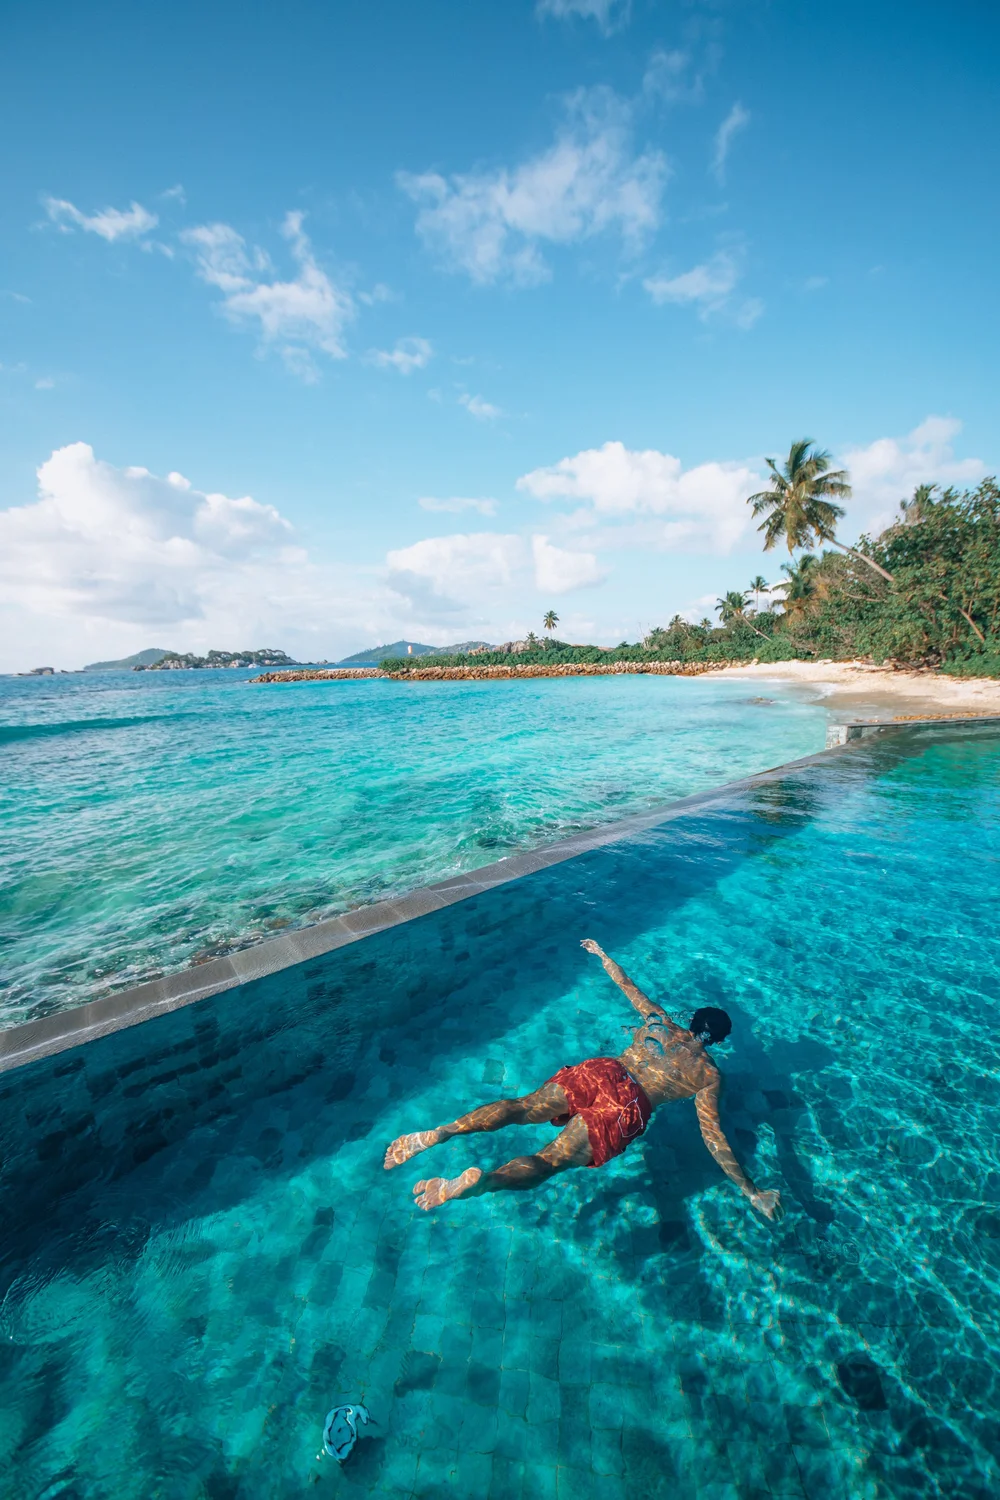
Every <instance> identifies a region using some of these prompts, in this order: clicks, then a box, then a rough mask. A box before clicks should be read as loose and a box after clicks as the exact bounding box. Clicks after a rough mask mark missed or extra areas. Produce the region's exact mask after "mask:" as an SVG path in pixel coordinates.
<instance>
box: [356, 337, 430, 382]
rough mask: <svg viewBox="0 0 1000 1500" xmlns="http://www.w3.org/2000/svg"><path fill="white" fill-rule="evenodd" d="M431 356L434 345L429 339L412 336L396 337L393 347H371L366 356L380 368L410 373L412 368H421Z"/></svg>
mask: <svg viewBox="0 0 1000 1500" xmlns="http://www.w3.org/2000/svg"><path fill="white" fill-rule="evenodd" d="M433 356H434V346H433V344H432V343H431V342H430V340H429V339H417V338H412V339H397V341H396V347H395V349H391V350H390V349H373V350H372V351H371V353H370V354H369V356H368V358H369V359H370V361H371V363H372V364H373V365H378V367H379V368H380V369H382V370H398V371H399V373H400V375H412V374H413V371H414V370H423V369H424V368H425V367H426V366H427V365H428V364H429V363H430V361H431V359H432V358H433Z"/></svg>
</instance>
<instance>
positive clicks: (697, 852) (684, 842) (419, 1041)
mask: <svg viewBox="0 0 1000 1500" xmlns="http://www.w3.org/2000/svg"><path fill="white" fill-rule="evenodd" d="M884 763H886V757H885V755H884V753H883V754H880V755H875V754H865V755H861V754H858V755H852V756H850V757H842V758H840V759H838V760H834V761H832V762H829V763H827V764H824V765H819V766H815V765H814V766H809V767H805V768H802V769H800V770H798V771H796V772H791V773H789V775H788V776H787V777H784V778H782V779H781V780H780V781H775V782H770V783H763V784H760V785H758V786H756V787H754V788H753V789H752V790H751V791H749V792H744V793H740V794H737V795H734V796H733V797H731V798H727V799H723V800H720V801H719V802H717V803H714V804H711V805H710V806H709V807H708V808H707V809H705V808H699V809H696V810H692V811H690V812H688V813H685V814H683V815H681V816H679V817H676V818H673V819H671V820H669V821H667V822H666V823H664V824H663V825H660V826H659V827H658V828H656V829H654V830H653V831H651V832H648V833H645V834H643V835H641V836H637V837H633V838H631V839H629V840H627V841H624V842H622V843H620V844H616V845H613V846H610V847H608V848H605V849H601V850H597V851H593V852H591V853H589V854H586V855H583V856H581V857H579V858H577V859H575V860H572V861H570V862H568V863H567V864H564V865H560V866H556V867H553V868H551V869H548V870H544V871H541V872H539V873H537V874H535V875H531V876H528V877H526V878H524V879H522V880H520V881H517V882H514V883H512V884H510V885H508V886H502V887H499V888H497V889H495V890H493V891H489V892H485V893H483V894H482V895H480V896H477V897H474V898H472V899H471V900H469V901H466V902H464V903H461V904H460V905H458V906H455V907H450V908H446V909H445V910H443V911H441V912H437V913H433V914H431V915H428V916H426V917H423V918H420V919H418V920H417V921H415V922H411V923H408V924H404V925H403V926H401V927H397V928H394V929H392V930H390V931H388V932H386V933H383V934H380V935H377V936H375V937H372V938H370V939H368V940H367V941H365V942H364V943H360V944H357V945H356V946H351V947H349V948H346V949H341V950H339V951H337V952H335V953H332V954H329V955H327V956H325V957H323V958H321V959H317V960H314V961H310V962H308V963H304V964H302V965H300V966H298V967H297V968H295V969H292V970H286V971H284V972H282V973H280V974H277V975H274V976H271V977H269V978H267V979H263V980H260V981H256V982H254V983H250V984H247V985H244V986H242V987H240V988H239V989H238V990H233V991H229V992H228V993H226V994H223V995H219V996H216V997H213V998H211V999H208V1000H205V1001H201V1002H199V1003H198V1004H197V1005H194V1006H190V1007H188V1008H186V1009H184V1010H181V1011H177V1012H174V1013H173V1014H171V1015H168V1016H164V1017H161V1018H158V1019H157V1020H155V1021H151V1022H148V1023H146V1024H144V1025H143V1026H140V1027H136V1028H134V1029H132V1030H129V1031H124V1032H119V1033H116V1034H114V1035H112V1036H109V1037H106V1038H103V1039H101V1040H100V1041H97V1042H94V1043H91V1044H89V1045H88V1046H86V1047H82V1048H79V1049H76V1050H75V1051H73V1052H70V1053H68V1054H63V1055H61V1056H58V1057H55V1058H53V1059H48V1060H45V1061H43V1062H40V1063H38V1064H35V1065H33V1066H31V1067H29V1068H26V1069H22V1070H18V1071H17V1072H15V1073H13V1074H11V1075H8V1077H7V1078H6V1079H5V1080H4V1081H3V1084H2V1086H0V1150H2V1152H3V1173H2V1177H0V1215H2V1217H3V1220H4V1222H5V1224H6V1225H7V1226H8V1232H7V1234H6V1236H5V1244H4V1249H3V1251H2V1262H0V1293H2V1290H3V1287H4V1286H5V1285H6V1284H9V1281H10V1280H11V1279H12V1278H13V1277H14V1276H16V1275H17V1274H18V1268H19V1267H20V1266H23V1264H24V1262H25V1260H26V1259H29V1258H30V1257H31V1256H33V1255H34V1254H35V1253H36V1252H38V1251H39V1250H40V1249H41V1248H42V1247H44V1251H45V1258H46V1260H47V1261H49V1262H50V1263H57V1262H58V1261H59V1260H61V1259H62V1258H64V1257H69V1258H71V1259H72V1261H73V1263H74V1265H77V1266H79V1265H80V1264H81V1261H84V1260H86V1258H87V1257H88V1255H89V1256H92V1257H95V1258H98V1259H99V1258H100V1257H101V1256H102V1255H103V1254H105V1253H106V1249H105V1248H104V1247H102V1245H101V1244H100V1235H97V1236H96V1238H95V1239H94V1240H93V1242H92V1243H91V1242H89V1241H88V1239H87V1237H86V1236H83V1237H82V1240H83V1242H81V1235H80V1234H79V1232H78V1231H79V1226H80V1224H81V1222H82V1223H91V1224H96V1225H99V1224H101V1223H102V1222H106V1221H109V1220H120V1219H121V1218H122V1217H123V1216H124V1217H126V1218H127V1219H128V1221H129V1222H130V1223H132V1224H135V1223H147V1224H152V1225H154V1226H159V1225H164V1224H171V1223H175V1222H181V1221H183V1220H185V1219H186V1218H187V1217H189V1216H190V1215H191V1214H192V1213H198V1212H206V1211H218V1210H221V1209H224V1208H225V1207H227V1206H230V1205H231V1204H232V1203H234V1202H237V1201H240V1199H241V1197H242V1196H243V1195H244V1194H245V1193H246V1191H247V1190H248V1187H249V1186H256V1185H257V1184H258V1183H259V1182H260V1180H261V1178H262V1177H264V1176H269V1175H271V1174H277V1175H283V1174H288V1173H290V1172H293V1171H298V1170H301V1166H302V1163H303V1161H305V1160H308V1159H311V1158H312V1157H314V1156H316V1155H318V1154H321V1153H326V1154H329V1153H330V1152H331V1151H334V1150H336V1149H337V1148H338V1147H339V1146H340V1145H342V1144H343V1143H344V1142H345V1141H348V1140H352V1139H361V1138H363V1137H364V1136H365V1135H367V1134H368V1133H369V1132H370V1131H373V1130H374V1129H375V1128H376V1126H377V1119H376V1116H377V1114H378V1107H377V1106H375V1107H373V1106H372V1105H371V1104H368V1105H365V1106H359V1103H358V1099H359V1096H360V1094H361V1093H362V1092H363V1091H364V1090H365V1088H366V1087H367V1085H368V1084H369V1083H370V1081H371V1080H372V1078H373V1077H374V1076H375V1075H376V1074H378V1073H382V1072H384V1071H385V1070H386V1069H391V1070H392V1096H393V1098H394V1100H395V1101H396V1102H398V1101H399V1100H401V1099H405V1098H406V1097H408V1096H409V1095H410V1094H416V1093H418V1092H420V1091H422V1090H423V1089H425V1087H426V1079H427V1071H428V1068H430V1067H433V1066H435V1065H437V1064H440V1063H441V1062H442V1061H443V1060H446V1059H448V1058H449V1057H452V1056H455V1055H456V1054H458V1055H469V1054H470V1053H476V1054H480V1055H481V1053H482V1050H483V1047H484V1044H485V1043H488V1042H490V1041H492V1040H493V1039H494V1038H498V1037H502V1036H504V1035H505V1034H506V1033H508V1032H509V1031H510V1030H511V1028H513V1027H516V1026H517V1025H519V1024H521V1023H522V1022H524V1021H526V1020H527V1019H529V1018H530V1017H531V1016H532V1015H533V1014H536V1013H537V1011H538V1009H539V1007H540V1006H543V1005H544V1004H545V1003H547V1001H548V1000H550V999H551V997H552V995H558V994H561V993H565V991H566V988H567V983H569V984H573V983H574V982H576V980H577V978H578V977H579V978H583V977H584V976H585V975H586V974H588V973H589V972H590V967H588V966H591V961H590V960H588V959H586V958H585V957H584V956H583V955H582V954H581V953H580V952H579V950H578V948H577V943H578V940H579V938H580V937H581V936H582V935H584V934H585V933H586V932H588V931H589V930H590V929H591V928H592V927H594V926H595V925H599V927H600V930H601V934H602V937H603V938H604V940H605V942H606V943H607V944H608V945H609V946H612V947H613V946H617V947H622V946H625V945H627V944H628V943H629V942H630V941H631V940H632V939H633V937H635V936H636V935H641V934H642V933H643V932H644V931H646V930H649V929H650V928H652V927H653V926H656V925H658V924H662V922H663V920H664V916H665V915H666V914H667V913H669V912H670V911H671V910H672V909H676V908H677V907H679V906H681V905H683V904H684V903H685V902H686V901H688V900H689V899H691V898H692V897H694V896H697V895H700V894H702V893H704V892H705V891H707V890H709V889H712V888H713V887H714V886H715V885H716V884H717V882H718V881H719V880H721V879H723V878H725V877H726V876H727V875H729V874H730V873H731V872H733V871H734V870H735V869H736V868H738V866H739V865H740V864H741V863H742V862H743V861H745V860H747V859H750V858H755V857H758V856H760V855H762V854H765V853H766V852H767V850H768V849H769V848H771V847H772V846H773V845H774V844H775V842H776V841H780V840H782V839H784V838H786V837H788V836H790V835H792V834H795V833H797V832H798V831H799V830H800V829H801V828H802V827H803V826H804V825H805V824H807V823H808V822H809V821H811V820H812V819H813V818H814V817H815V816H816V815H817V813H818V812H819V811H820V810H821V809H822V808H823V807H824V806H825V805H826V804H827V802H828V801H829V799H830V798H833V797H837V796H838V795H839V794H840V793H841V792H842V791H843V790H844V788H845V786H850V785H852V784H856V783H858V782H859V781H860V782H863V781H864V780H865V779H866V778H867V777H868V776H869V775H871V774H872V773H873V771H877V770H878V769H880V768H881V767H882V766H883V764H884ZM701 982H702V984H703V986H704V998H705V999H709V1000H710V999H712V998H715V997H714V995H713V993H712V989H711V985H712V980H711V976H710V975H709V976H706V977H705V978H704V979H703V981H701ZM692 998H693V999H696V996H694V995H693V996H692ZM390 1030H392V1031H393V1033H394V1034H393V1037H392V1039H391V1045H390V1046H388V1047H387V1044H386V1032H387V1031H390ZM597 1040H598V1039H597V1038H595V1045H596V1043H597ZM557 1046H558V1041H555V1042H554V1043H553V1048H554V1049H555V1048H556V1047H557ZM563 1060H564V1059H562V1058H561V1057H559V1056H558V1054H557V1052H556V1051H555V1050H554V1051H553V1056H552V1057H551V1058H544V1057H540V1058H539V1060H538V1072H539V1078H538V1081H539V1082H540V1081H541V1080H542V1078H543V1077H545V1076H547V1073H551V1072H552V1071H555V1068H556V1067H558V1066H559V1065H560V1064H561V1062H562V1061H563ZM767 1077H768V1081H767V1082H766V1083H763V1084H762V1085H761V1086H762V1087H765V1088H770V1087H771V1086H772V1084H773V1091H774V1092H775V1093H781V1092H783V1085H782V1082H781V1077H780V1070H778V1069H777V1068H776V1067H775V1068H772V1069H771V1071H770V1073H768V1075H767ZM486 1096H487V1097H489V1091H487V1092H486ZM474 1102H479V1101H474ZM265 1107H267V1108H270V1109H272V1111H273V1112H275V1113H276V1114H278V1115H279V1116H280V1123H279V1124H275V1123H272V1122H271V1121H270V1120H268V1119H264V1118H262V1108H265ZM290 1126H291V1130H292V1131H293V1132H294V1134H295V1137H296V1142H297V1144H296V1146H295V1148H294V1149H293V1150H291V1152H289V1151H288V1150H287V1149H286V1145H285V1142H286V1139H287V1137H288V1135H289V1130H290ZM182 1143H183V1149H184V1166H183V1173H182V1175H180V1176H179V1175H178V1166H177V1151H178V1148H179V1147H180V1146H181V1145H182ZM789 1153H790V1154H789V1158H788V1160H789V1163H790V1165H791V1167H792V1170H793V1173H794V1171H795V1169H796V1164H797V1159H795V1158H794V1152H793V1148H791V1147H789ZM223 1160H225V1161H227V1163H228V1164H229V1166H230V1167H231V1166H232V1164H233V1162H234V1161H235V1162H236V1163H237V1164H239V1163H244V1164H245V1170H242V1171H241V1170H228V1169H227V1170H226V1171H225V1172H220V1171H219V1170H218V1167H219V1163H220V1162H221V1161H223ZM708 1165H709V1166H710V1165H711V1163H709V1164H708ZM799 1165H800V1164H799ZM699 1170H700V1169H699ZM798 1178H799V1181H800V1182H801V1183H803V1185H804V1186H803V1193H804V1201H806V1199H807V1197H808V1193H807V1189H806V1187H805V1177H804V1176H803V1173H802V1171H799V1172H798ZM699 1180H700V1179H699ZM813 1201H815V1200H814V1199H813ZM88 1244H89V1249H88ZM114 1253H115V1254H117V1255H128V1254H129V1253H131V1252H130V1250H129V1245H128V1243H127V1242H126V1243H124V1244H116V1247H115V1252H114Z"/></svg>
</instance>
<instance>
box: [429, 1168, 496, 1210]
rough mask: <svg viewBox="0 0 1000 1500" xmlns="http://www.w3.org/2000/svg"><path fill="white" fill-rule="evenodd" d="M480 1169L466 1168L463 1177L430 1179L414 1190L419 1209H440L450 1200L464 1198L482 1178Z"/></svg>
mask: <svg viewBox="0 0 1000 1500" xmlns="http://www.w3.org/2000/svg"><path fill="white" fill-rule="evenodd" d="M482 1175H483V1174H482V1170H481V1168H479V1167H466V1169H465V1171H464V1172H463V1173H462V1175H461V1177H429V1178H428V1179H427V1181H426V1182H418V1183H417V1185H416V1187H415V1188H414V1189H413V1192H414V1201H415V1203H416V1205H417V1207H418V1208H422V1209H425V1210H426V1209H428V1208H440V1207H441V1205H442V1203H447V1202H448V1200H449V1198H464V1197H465V1196H466V1195H467V1194H468V1192H469V1191H470V1189H471V1188H474V1187H475V1186H476V1184H477V1182H478V1181H479V1179H480V1177H482Z"/></svg>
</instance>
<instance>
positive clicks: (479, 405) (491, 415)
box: [458, 393, 504, 422]
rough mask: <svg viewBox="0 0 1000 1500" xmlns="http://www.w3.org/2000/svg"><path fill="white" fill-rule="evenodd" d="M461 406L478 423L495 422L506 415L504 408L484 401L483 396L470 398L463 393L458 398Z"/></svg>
mask: <svg viewBox="0 0 1000 1500" xmlns="http://www.w3.org/2000/svg"><path fill="white" fill-rule="evenodd" d="M458 404H459V406H464V407H465V409H466V411H467V412H468V413H469V416H470V417H475V418H476V421H477V422H495V421H496V419H497V417H502V416H503V414H504V411H503V407H502V406H494V405H493V403H492V402H491V401H484V400H483V398H482V396H469V395H467V394H465V393H463V394H462V395H461V396H459V398H458Z"/></svg>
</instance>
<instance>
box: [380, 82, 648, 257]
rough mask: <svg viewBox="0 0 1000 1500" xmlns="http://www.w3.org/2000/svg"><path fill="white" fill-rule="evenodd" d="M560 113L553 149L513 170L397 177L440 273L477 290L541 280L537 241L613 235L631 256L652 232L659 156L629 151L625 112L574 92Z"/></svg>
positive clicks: (607, 93) (599, 94)
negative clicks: (460, 277) (464, 279)
mask: <svg viewBox="0 0 1000 1500" xmlns="http://www.w3.org/2000/svg"><path fill="white" fill-rule="evenodd" d="M566 108H567V115H566V121H565V123H564V125H563V127H562V129H561V130H560V131H559V133H558V136H557V139H556V141H555V144H554V145H553V146H551V147H550V148H549V149H548V150H547V151H545V152H543V153H542V154H541V155H540V156H536V157H533V158H531V159H530V160H529V161H526V162H523V163H522V164H521V165H520V166H517V167H514V168H507V167H500V168H498V169H496V170H494V171H488V172H487V171H484V172H472V173H468V174H456V175H454V176H452V177H451V178H445V177H443V176H441V175H440V174H439V173H437V172H424V173H422V174H419V175H415V174H413V173H408V172H401V173H399V174H398V177H397V181H398V182H399V185H400V186H401V187H402V188H403V190H404V192H406V193H408V194H409V196H410V197H411V198H412V199H413V200H414V201H415V202H416V203H417V204H419V205H420V209H419V213H418V215H417V230H418V233H419V234H420V236H421V238H422V239H423V240H424V242H425V243H426V244H427V245H428V247H429V248H430V249H431V250H432V251H433V252H435V253H436V254H437V255H439V256H440V257H441V259H442V261H443V263H444V264H445V265H446V266H447V267H448V268H449V269H451V270H455V271H464V272H465V273H466V274H467V275H468V276H470V277H471V279H472V280H473V281H474V282H476V283H478V284H480V285H487V284H489V283H491V282H495V281H498V280H508V281H511V282H513V283H514V284H515V285H520V286H533V285H537V284H538V283H539V282H541V281H544V280H546V279H547V278H548V277H549V275H550V271H549V267H548V265H547V264H546V262H545V260H544V259H543V257H542V255H541V253H540V250H539V243H540V242H544V241H547V242H549V243H550V244H570V243H573V242H574V241H579V240H584V239H588V238H590V237H592V236H594V235H597V234H601V233H604V232H605V231H609V230H617V231H618V232H619V233H620V234H621V236H622V238H623V240H624V242H625V244H626V246H627V247H628V248H630V249H633V250H634V249H636V248H638V247H639V246H640V245H641V244H642V243H643V241H644V240H645V239H646V238H647V236H648V235H649V234H650V233H651V232H652V231H654V230H655V229H656V228H657V227H658V225H659V222H660V199H661V196H662V192H663V185H664V182H665V180H666V175H667V165H666V160H665V158H664V157H663V155H662V154H661V153H660V152H659V151H646V152H643V153H641V154H639V155H636V154H635V152H634V149H633V145H632V122H631V111H630V109H629V106H628V105H627V104H626V103H624V102H623V101H622V100H621V99H619V98H618V97H617V96H616V95H615V94H614V93H613V92H612V91H611V90H610V89H607V88H595V89H590V90H586V89H581V90H579V91H578V92H577V93H576V94H574V95H572V96H571V97H570V99H569V100H568V101H567V105H566Z"/></svg>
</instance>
